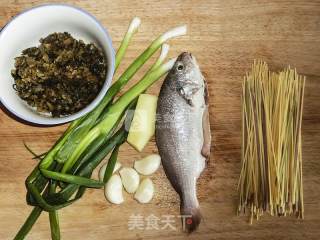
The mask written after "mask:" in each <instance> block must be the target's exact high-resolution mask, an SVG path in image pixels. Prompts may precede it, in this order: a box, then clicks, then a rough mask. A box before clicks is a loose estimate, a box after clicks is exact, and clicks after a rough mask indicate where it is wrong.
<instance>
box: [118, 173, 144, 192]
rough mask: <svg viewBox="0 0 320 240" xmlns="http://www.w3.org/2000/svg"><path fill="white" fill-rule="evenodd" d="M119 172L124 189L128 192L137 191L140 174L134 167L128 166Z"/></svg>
mask: <svg viewBox="0 0 320 240" xmlns="http://www.w3.org/2000/svg"><path fill="white" fill-rule="evenodd" d="M119 173H120V176H121V180H122V184H123V186H124V189H125V190H126V191H127V192H128V193H134V192H135V191H137V189H138V187H139V183H140V176H139V174H138V173H137V171H136V170H134V169H133V168H128V167H126V168H122V169H121V170H120V171H119Z"/></svg>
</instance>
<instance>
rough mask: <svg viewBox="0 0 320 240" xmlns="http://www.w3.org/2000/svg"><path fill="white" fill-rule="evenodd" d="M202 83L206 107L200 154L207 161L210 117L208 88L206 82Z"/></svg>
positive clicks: (203, 117) (208, 156)
mask: <svg viewBox="0 0 320 240" xmlns="http://www.w3.org/2000/svg"><path fill="white" fill-rule="evenodd" d="M204 82H205V89H204V100H205V104H206V106H205V109H204V111H203V115H202V129H203V145H202V149H201V154H202V156H204V157H205V158H206V159H207V161H208V160H209V158H210V150H211V130H210V116H209V95H208V86H207V83H206V81H204Z"/></svg>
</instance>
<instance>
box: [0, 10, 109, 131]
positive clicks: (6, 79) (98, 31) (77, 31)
mask: <svg viewBox="0 0 320 240" xmlns="http://www.w3.org/2000/svg"><path fill="white" fill-rule="evenodd" d="M53 32H69V33H70V34H71V35H72V36H73V37H74V38H76V39H83V40H84V41H85V42H86V43H89V42H92V43H94V44H96V45H97V46H99V47H100V48H101V49H102V50H103V52H104V54H105V57H106V59H107V64H108V70H107V76H106V80H105V83H104V85H103V88H102V90H101V91H100V93H99V94H98V96H97V97H96V98H95V99H94V100H93V101H92V102H91V103H90V104H89V105H88V106H86V107H85V108H84V109H82V110H81V111H79V112H77V113H75V114H72V115H69V116H66V117H59V118H53V117H46V116H44V115H41V114H39V113H37V112H36V111H35V110H33V109H31V108H30V107H29V106H28V105H27V104H26V103H25V102H24V101H23V100H21V99H20V98H19V96H18V95H17V94H16V92H15V90H14V89H13V86H12V85H13V83H14V79H13V77H12V76H11V70H12V69H13V68H14V58H15V57H17V56H19V55H21V52H22V50H24V49H26V48H28V47H32V46H38V45H39V44H40V43H39V39H40V38H42V37H46V36H47V35H49V34H51V33H53ZM0 49H1V50H0V73H1V75H0V100H1V102H2V104H3V105H4V106H5V107H6V108H7V109H8V110H9V111H10V112H11V113H13V114H14V115H16V116H17V117H19V118H21V119H23V120H25V121H27V122H31V123H36V124H41V125H55V124H61V123H65V122H69V121H72V120H74V119H77V118H79V117H81V116H83V115H84V114H86V113H88V112H89V111H91V110H92V109H93V108H94V107H95V106H96V105H97V104H98V103H99V102H100V101H101V99H102V98H103V96H104V95H105V93H106V92H107V90H108V88H109V86H110V84H111V81H112V76H113V71H114V61H115V56H114V50H113V48H112V42H111V38H110V36H109V34H108V33H107V31H106V29H105V28H104V27H103V26H102V25H101V23H99V22H98V21H97V19H96V18H95V17H93V16H92V15H91V14H89V13H88V12H86V11H84V10H82V9H79V8H76V7H73V6H69V5H64V4H49V5H41V6H38V7H35V8H31V9H28V10H26V11H24V12H22V13H20V14H19V15H17V16H16V17H14V18H13V19H12V20H11V21H10V22H9V23H8V24H7V25H6V26H5V27H4V28H3V29H2V31H1V32H0Z"/></svg>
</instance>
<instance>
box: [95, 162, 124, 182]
mask: <svg viewBox="0 0 320 240" xmlns="http://www.w3.org/2000/svg"><path fill="white" fill-rule="evenodd" d="M107 166H108V163H106V164H104V165H103V166H102V167H101V168H100V170H99V180H100V181H101V182H103V178H104V173H105V172H106V168H107ZM121 166H122V165H121V163H119V162H116V165H115V166H114V169H113V173H115V172H116V171H118V170H119V169H120V168H121Z"/></svg>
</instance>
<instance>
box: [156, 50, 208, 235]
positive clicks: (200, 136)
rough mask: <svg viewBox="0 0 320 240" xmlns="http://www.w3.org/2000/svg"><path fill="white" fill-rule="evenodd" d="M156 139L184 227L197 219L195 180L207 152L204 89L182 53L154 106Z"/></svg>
mask: <svg viewBox="0 0 320 240" xmlns="http://www.w3.org/2000/svg"><path fill="white" fill-rule="evenodd" d="M156 143H157V146H158V149H159V154H160V156H161V159H162V165H163V167H164V170H165V173H166V175H167V177H168V179H169V181H170V182H171V184H172V186H173V187H174V189H175V190H176V192H177V193H178V194H179V196H180V200H181V205H180V210H181V215H182V216H184V218H183V219H184V220H185V221H183V223H185V226H184V229H185V230H187V231H188V232H189V233H190V232H193V231H194V230H195V229H197V227H198V226H199V224H200V222H201V218H202V217H201V213H200V209H199V202H198V199H197V193H196V182H197V179H198V178H199V176H200V174H201V172H202V171H203V170H204V168H205V164H206V159H208V158H209V156H210V145H211V133H210V123H209V113H208V91H207V85H206V82H205V79H204V77H203V76H202V74H201V71H200V69H199V66H198V64H197V62H196V60H195V58H194V57H193V56H192V55H191V54H190V53H186V52H184V53H182V54H181V55H180V56H179V57H178V59H177V61H176V62H175V64H174V66H173V68H172V70H171V71H170V72H169V73H168V75H167V77H166V78H165V80H164V82H163V85H162V87H161V90H160V94H159V98H158V106H157V120H156Z"/></svg>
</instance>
